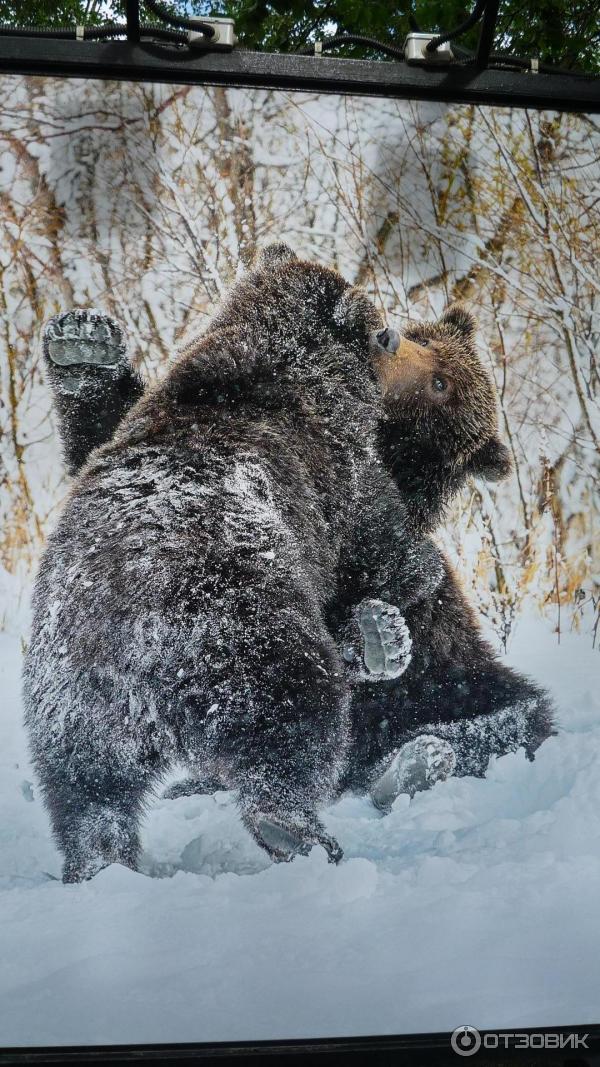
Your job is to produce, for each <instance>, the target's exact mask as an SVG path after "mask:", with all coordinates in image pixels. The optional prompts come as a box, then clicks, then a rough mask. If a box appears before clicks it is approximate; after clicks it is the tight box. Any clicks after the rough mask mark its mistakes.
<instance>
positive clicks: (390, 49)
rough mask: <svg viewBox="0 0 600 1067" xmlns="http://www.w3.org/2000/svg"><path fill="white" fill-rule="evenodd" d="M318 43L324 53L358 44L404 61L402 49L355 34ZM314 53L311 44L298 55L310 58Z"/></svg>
mask: <svg viewBox="0 0 600 1067" xmlns="http://www.w3.org/2000/svg"><path fill="white" fill-rule="evenodd" d="M318 43H319V44H320V45H321V48H322V50H323V51H324V52H329V50H330V49H331V48H337V47H338V46H339V45H343V44H360V45H363V47H364V48H372V49H373V51H376V52H383V54H384V55H386V56H392V57H393V58H394V59H404V48H397V47H396V45H393V44H384V42H383V41H377V40H375V38H374V37H363V36H361V35H360V34H357V33H341V34H338V35H336V36H335V37H325V38H324V40H322V41H320V42H318ZM314 52H315V46H314V44H311V45H307V46H306V47H305V48H301V49H300V50H299V52H298V55H300V56H312V55H314Z"/></svg>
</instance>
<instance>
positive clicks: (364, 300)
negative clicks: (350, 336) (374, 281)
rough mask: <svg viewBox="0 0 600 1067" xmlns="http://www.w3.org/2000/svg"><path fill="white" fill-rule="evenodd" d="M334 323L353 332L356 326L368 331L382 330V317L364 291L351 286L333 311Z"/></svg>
mask: <svg viewBox="0 0 600 1067" xmlns="http://www.w3.org/2000/svg"><path fill="white" fill-rule="evenodd" d="M333 321H334V322H335V324H336V325H337V326H342V327H346V328H347V329H350V330H352V329H353V328H354V327H355V326H359V327H364V328H365V329H366V330H377V329H381V326H382V322H381V317H380V315H379V313H378V311H376V309H375V308H374V306H373V304H372V303H371V301H370V300H369V297H368V296H367V294H366V293H365V292H364V290H363V289H358V288H356V287H355V286H350V287H349V288H348V289H345V290H344V292H343V293H342V295H341V296H340V298H339V300H338V301H337V303H336V305H335V307H334V309H333Z"/></svg>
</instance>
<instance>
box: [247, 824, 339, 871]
mask: <svg viewBox="0 0 600 1067" xmlns="http://www.w3.org/2000/svg"><path fill="white" fill-rule="evenodd" d="M250 829H251V831H252V833H253V835H254V838H255V839H256V841H257V842H258V844H259V845H261V846H262V847H263V848H264V849H265V851H266V852H268V853H269V856H270V857H271V859H272V860H274V861H275V862H276V863H289V862H290V860H293V859H294V856H298V855H300V856H307V855H308V853H309V852H310V850H311V848H313V846H314V845H322V847H323V848H324V849H325V851H326V853H327V858H328V860H329V862H330V863H339V862H340V860H341V859H342V857H343V855H344V853H343V851H342V849H341V847H340V845H339V844H338V842H337V841H336V840H335V838H334V837H332V836H331V835H330V834H327V833H326V832H325V830H323V829H322V827H321V826H320V824H319V823H314V824H312V823H311V824H308V823H307V824H304V823H296V822H292V821H290V822H288V823H284V822H280V821H279V820H278V819H275V818H273V816H271V815H269V816H267V815H260V814H258V815H256V816H255V818H254V819H253V820H252V824H251V826H250Z"/></svg>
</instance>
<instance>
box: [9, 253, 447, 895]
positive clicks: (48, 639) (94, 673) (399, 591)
mask: <svg viewBox="0 0 600 1067" xmlns="http://www.w3.org/2000/svg"><path fill="white" fill-rule="evenodd" d="M75 322H76V320H75ZM63 325H64V327H65V329H64V331H63V332H62V333H61V325H60V323H56V324H55V332H54V334H53V335H52V339H51V340H50V341H49V346H50V350H51V354H52V357H53V361H54V363H55V365H56V368H57V373H58V368H61V367H62V368H63V371H64V379H63V380H64V381H65V383H66V385H67V388H66V390H65V395H67V394H68V393H69V390H70V389H71V388H72V385H69V381H70V379H73V375H74V372H73V371H72V366H73V365H74V364H76V363H77V360H78V359H79V361H80V362H81V361H85V358H86V351H87V348H89V346H90V345H94V344H96V342H98V343H99V348H98V350H97V352H98V354H99V357H100V358H99V364H100V365H103V364H105V365H108V364H111V365H114V366H115V368H116V369H115V371H114V380H115V383H118V384H119V388H121V385H122V382H121V381H120V379H121V377H122V376H121V374H120V372H119V370H118V365H119V359H120V356H119V352H120V339H119V337H118V335H117V334H116V333H115V332H114V330H113V328H112V327H111V324H110V322H106V321H104V320H101V319H98V317H97V316H96V317H95V318H94V316H93V315H92V316H87V317H86V316H84V320H83V322H82V328H81V330H80V332H79V337H78V338H75V340H76V341H77V343H76V344H73V341H74V338H73V336H71V333H72V329H73V325H74V322H73V320H72V319H68V318H67V320H65V321H64V322H63ZM398 343H399V338H398V337H397V335H394V334H393V332H392V331H389V330H386V329H384V325H383V322H382V321H381V318H380V315H379V313H378V312H377V311H376V310H375V309H374V307H373V306H372V305H371V303H370V302H369V301H368V300H367V298H366V297H365V295H364V294H363V293H361V292H360V291H357V290H355V289H353V288H352V287H351V286H350V285H349V284H348V283H346V282H345V281H344V280H343V278H341V277H340V275H339V274H337V273H335V272H334V271H331V270H327V269H325V268H322V267H319V266H316V265H314V264H310V263H304V262H301V261H299V260H297V259H296V257H295V256H294V255H293V253H291V252H290V251H289V250H288V249H287V248H286V247H285V246H276V247H273V248H271V249H268V250H267V251H266V252H265V253H264V254H263V256H262V258H261V260H260V261H259V263H258V265H257V267H256V268H255V269H254V270H252V271H251V272H250V273H249V274H247V275H246V276H245V277H244V278H243V279H242V280H241V281H239V282H238V283H237V284H236V286H235V287H234V289H233V290H232V292H231V293H230V295H229V297H228V299H226V300H225V302H224V304H223V306H222V307H221V309H220V310H219V312H218V313H217V315H216V317H215V319H214V320H213V322H212V324H211V325H210V327H209V329H208V331H207V333H206V334H205V335H204V336H203V337H202V338H200V339H199V340H197V341H196V342H194V343H192V344H191V345H189V346H188V347H187V348H186V349H185V350H184V351H183V353H182V354H181V356H180V357H179V358H178V359H177V360H176V361H175V362H174V363H173V365H172V366H171V368H170V370H169V372H168V374H167V376H166V377H165V378H164V379H163V380H162V381H161V382H160V383H159V384H157V385H156V386H155V387H154V388H151V389H149V390H148V391H147V392H146V393H145V394H144V396H143V397H142V398H141V399H140V400H139V401H138V403H137V404H135V405H134V406H133V407H132V408H131V410H130V411H129V412H128V414H126V415H125V416H124V418H123V419H122V421H121V422H120V424H119V425H118V427H117V429H116V432H115V433H114V434H113V436H112V438H111V439H110V440H109V441H108V442H107V443H106V444H105V445H103V446H102V447H100V448H98V449H96V450H95V451H93V452H92V453H91V454H90V456H89V459H88V460H87V462H86V463H85V464H84V466H83V467H82V468H81V470H80V471H79V474H78V476H77V478H76V480H75V481H74V484H73V486H72V489H71V492H70V495H69V498H68V500H67V502H66V506H65V508H64V510H63V512H62V515H61V517H60V519H59V522H58V525H57V528H56V529H55V531H54V533H53V534H52V535H51V537H50V538H49V541H48V545H47V548H46V552H45V554H44V557H43V560H42V563H41V566H40V569H39V573H38V576H37V581H36V587H35V591H34V599H33V627H32V635H31V642H30V645H29V650H28V653H27V657H26V663H25V674H24V692H25V708H26V724H27V727H28V730H29V734H30V740H31V747H32V751H33V756H34V761H35V765H36V769H37V772H38V775H39V778H40V781H41V784H42V788H43V792H44V796H45V800H46V803H47V806H48V809H49V812H50V816H51V820H52V825H53V830H54V834H55V837H56V840H57V842H58V844H59V846H60V848H61V850H62V852H63V854H64V860H65V862H64V870H63V877H64V879H65V880H66V881H78V880H81V879H83V878H88V877H91V876H92V875H93V874H94V873H95V872H97V871H98V870H100V869H101V868H102V867H103V866H106V865H107V864H109V863H111V862H120V863H123V864H125V865H127V866H131V867H135V865H136V862H137V858H138V852H139V838H138V823H139V818H140V814H141V812H142V810H143V805H144V800H145V798H146V797H147V795H148V793H149V790H150V789H151V787H152V785H153V783H155V782H156V781H157V779H158V778H159V777H160V776H161V775H162V774H163V773H164V772H165V771H166V769H167V768H168V767H169V766H170V765H171V764H173V763H184V764H185V765H187V767H188V768H189V769H190V771H191V772H193V773H195V774H199V775H200V777H204V778H205V779H210V778H211V777H213V778H216V779H218V780H219V781H220V782H222V783H223V784H224V785H225V786H226V787H228V788H232V789H234V790H236V792H237V796H238V801H239V807H240V811H241V815H242V818H243V820H244V822H245V824H246V826H247V827H248V829H249V830H250V832H251V833H252V834H253V835H254V837H255V839H256V840H257V841H258V843H259V844H260V845H262V846H263V847H264V848H265V849H266V850H267V851H268V852H269V853H270V854H271V855H272V856H273V857H274V858H276V859H288V858H290V857H291V856H293V855H294V853H296V852H298V851H306V850H308V849H309V848H310V847H311V846H312V845H313V844H315V843H320V844H322V845H323V846H324V847H325V849H326V850H327V852H328V854H329V856H330V858H332V859H334V860H337V859H339V857H340V855H341V850H340V848H339V845H338V844H337V842H335V841H334V840H333V839H332V838H331V837H330V836H328V835H327V834H326V833H325V831H324V829H323V827H322V825H321V823H320V822H319V819H318V816H317V809H318V807H319V806H320V805H321V804H323V803H324V802H326V801H327V800H329V799H330V798H331V797H332V796H333V795H335V793H336V791H337V789H338V787H339V782H340V778H341V775H342V773H343V770H344V767H345V764H346V758H347V749H348V743H349V740H350V718H349V705H350V696H351V690H350V685H349V683H348V678H347V671H346V669H345V666H344V662H343V660H342V658H341V656H340V654H339V652H338V648H337V646H336V642H335V640H334V638H333V637H332V634H331V632H330V630H329V628H328V626H327V615H328V612H329V610H330V605H331V603H332V602H333V601H334V600H335V599H336V598H337V597H338V596H339V595H340V561H341V559H342V557H345V558H349V559H359V558H360V559H361V560H362V562H361V564H360V576H359V577H358V579H357V580H356V583H355V586H354V589H353V590H351V591H348V590H346V591H345V592H344V600H345V602H350V601H351V600H352V599H353V598H355V600H356V603H358V602H359V601H360V600H362V599H363V597H364V596H365V595H366V594H367V593H369V591H371V590H374V589H377V587H378V584H380V583H382V582H383V584H384V586H385V589H386V595H387V596H388V598H389V600H390V603H391V604H393V605H396V607H397V608H399V609H400V610H402V611H406V610H407V609H408V607H409V606H410V605H411V604H412V603H414V602H415V601H416V600H417V599H418V598H419V597H421V596H423V595H427V594H428V593H430V592H431V590H432V589H433V588H434V587H435V585H436V584H437V583H438V582H439V580H440V578H441V575H442V569H441V564H440V559H439V554H438V553H437V550H436V549H435V547H434V546H433V545H432V544H430V543H429V542H428V541H426V540H423V541H421V542H420V543H419V544H417V545H416V546H415V545H414V544H413V539H412V535H411V534H410V533H409V534H408V536H406V535H407V532H408V526H407V523H406V515H405V508H404V505H403V503H402V498H401V496H400V494H399V493H398V491H397V489H396V487H395V486H394V484H393V482H392V480H391V478H390V477H389V475H388V473H387V472H386V470H385V468H384V466H383V463H382V461H381V458H380V455H379V452H378V449H377V440H376V436H377V425H378V419H379V416H380V412H381V405H380V398H381V391H382V385H381V382H382V381H387V375H388V370H387V363H388V361H390V360H391V359H392V358H393V352H394V351H395V348H396V347H397V344H398ZM86 346H87V348H86ZM105 356H106V358H105ZM97 371H98V368H95V371H94V374H96V372H97ZM94 374H92V375H91V377H90V381H91V380H92V378H93V377H94ZM125 378H127V375H125ZM122 392H123V395H125V394H126V388H125V389H124V390H122ZM93 393H94V389H93V387H92V386H91V387H90V395H93ZM75 395H76V394H75V393H73V396H75ZM65 410H66V409H65ZM63 414H64V413H63ZM75 437H76V434H75V435H74V436H73V438H72V440H75ZM386 626H387V623H386V624H385V625H384V626H383V627H382V633H383V638H382V641H383V642H384V643H385V642H388V636H389V635H388V634H387V630H386ZM388 643H389V642H388ZM391 643H392V644H393V640H392V642H391ZM400 653H401V649H400V648H398V649H396V652H395V653H394V650H392V658H393V655H394V654H397V655H400ZM399 669H400V667H398V670H399ZM391 673H397V670H396V671H395V670H392V672H391Z"/></svg>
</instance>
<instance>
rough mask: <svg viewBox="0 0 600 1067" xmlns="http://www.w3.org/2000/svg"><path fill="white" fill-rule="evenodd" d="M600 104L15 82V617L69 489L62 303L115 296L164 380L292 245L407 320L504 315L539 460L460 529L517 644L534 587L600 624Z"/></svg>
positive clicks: (462, 566) (529, 447)
mask: <svg viewBox="0 0 600 1067" xmlns="http://www.w3.org/2000/svg"><path fill="white" fill-rule="evenodd" d="M599 126H600V124H599V123H598V120H597V118H595V117H589V116H586V115H567V114H554V113H548V112H534V111H531V112H523V111H518V110H514V111H513V110H510V109H477V108H475V107H472V106H447V105H441V104H429V103H413V102H408V101H395V100H375V99H370V98H337V97H327V96H325V95H310V94H296V93H284V92H270V91H246V90H239V89H238V90H228V89H223V88H203V87H192V86H184V87H173V86H164V85H132V84H116V83H103V82H94V81H88V82H83V81H60V80H59V79H54V80H53V79H47V78H34V77H31V78H15V77H5V78H3V79H2V80H0V164H1V166H0V218H1V220H2V241H1V244H0V332H1V336H0V360H1V371H0V373H1V378H0V434H1V439H0V491H1V503H0V514H1V533H0V564H1V567H2V569H3V571H4V585H5V587H6V590H7V593H9V595H7V596H6V597H5V598H4V607H3V609H2V611H1V612H0V625H2V623H6V622H8V620H9V616H10V615H11V613H13V612H14V611H15V610H17V604H16V602H15V597H16V598H17V599H20V597H21V592H22V590H23V588H25V587H26V586H28V584H29V579H30V573H31V569H32V566H33V565H34V564H35V562H36V560H37V558H38V557H39V554H40V549H41V547H42V544H43V540H44V537H45V534H46V532H47V530H48V529H49V527H50V526H51V525H52V522H53V519H54V516H55V514H56V509H57V507H58V506H59V505H60V501H61V499H62V498H63V496H64V493H65V491H66V488H67V485H66V480H65V476H64V472H63V468H62V464H61V461H60V453H59V450H58V445H57V436H56V428H55V426H54V424H53V420H52V413H51V410H50V399H49V393H48V390H47V388H46V385H45V382H44V378H43V373H42V365H41V359H40V347H39V335H40V329H41V326H42V324H43V322H44V320H45V319H47V318H48V317H49V316H50V315H52V314H54V313H55V312H56V311H58V310H60V309H65V308H70V307H72V306H98V307H100V308H102V309H103V310H105V311H107V312H109V313H110V314H113V315H115V316H116V317H117V318H119V319H120V320H121V321H122V322H123V323H124V324H125V327H126V329H127V332H128V334H129V337H130V339H131V344H132V347H133V351H134V355H135V361H136V363H137V364H138V366H140V368H141V369H142V370H143V372H144V373H145V374H146V375H148V376H149V377H151V378H152V377H154V376H155V375H156V374H159V373H160V371H161V368H163V367H164V365H165V364H166V362H167V361H168V360H169V358H171V356H172V355H173V353H174V350H175V348H176V346H177V345H178V344H179V343H180V342H181V340H182V339H183V338H184V337H185V335H186V332H187V331H188V330H189V329H194V330H197V329H198V326H201V325H202V323H203V322H204V321H207V320H208V318H209V316H210V315H211V314H212V312H213V310H214V307H215V304H216V303H217V301H218V300H219V297H220V294H221V292H222V290H223V287H224V286H225V285H226V284H227V283H228V281H230V280H231V279H232V278H233V277H234V276H235V275H236V273H237V272H238V271H240V270H241V269H243V267H244V265H246V264H247V263H249V262H250V261H251V260H252V257H253V255H254V251H255V249H256V247H257V246H259V245H261V244H265V243H266V242H268V241H273V240H279V239H282V238H283V239H286V240H287V241H289V242H290V243H291V244H292V245H293V246H294V247H295V248H296V250H297V251H298V252H299V253H300V254H302V255H304V256H306V257H307V258H313V259H317V260H320V261H322V262H324V263H327V264H333V265H335V266H336V267H338V268H339V269H340V270H341V271H342V273H343V274H344V275H345V276H346V277H347V278H348V279H350V280H351V281H353V282H356V283H357V284H360V285H362V286H364V287H365V288H366V289H367V290H368V292H369V293H370V294H371V295H372V296H373V297H374V298H375V300H376V301H377V303H378V304H379V305H380V306H381V307H382V309H384V310H385V312H386V315H387V317H388V318H389V319H390V320H391V321H392V322H393V321H396V322H397V323H399V324H400V325H401V324H402V323H403V322H404V321H405V320H406V319H407V318H428V317H431V316H436V315H438V314H439V313H440V311H441V310H442V308H443V307H444V305H445V304H446V303H448V302H449V301H451V300H456V299H460V300H462V301H464V302H466V304H467V305H468V306H469V307H470V308H471V309H472V310H473V311H474V312H475V313H476V315H477V316H478V319H479V322H480V332H479V344H480V347H481V350H482V352H483V356H484V360H485V362H486V364H487V365H488V366H489V368H490V370H491V371H492V374H493V377H494V380H495V382H496V387H497V394H498V401H499V405H500V409H501V427H502V431H503V434H504V437H505V439H506V441H507V443H508V444H509V446H510V449H511V452H512V455H513V458H514V462H515V475H514V476H513V477H512V478H511V479H510V480H509V481H508V482H507V483H505V484H503V485H500V486H498V487H497V488H493V489H490V488H488V487H485V486H483V485H481V484H477V485H475V484H474V485H473V486H472V487H471V488H470V489H469V490H468V491H467V492H465V493H464V494H463V496H462V498H461V499H460V501H459V502H458V503H457V504H456V506H455V507H454V508H453V510H452V513H451V515H450V517H449V522H448V524H447V528H446V530H445V532H444V534H443V539H444V541H445V543H446V546H447V547H448V548H449V549H450V552H451V555H452V557H453V559H454V560H455V561H456V562H457V564H458V567H459V570H460V572H461V573H462V576H463V578H464V580H465V582H466V584H467V587H468V588H469V590H470V592H471V595H472V597H474V599H475V601H476V603H477V605H478V608H479V610H480V612H481V613H483V615H485V616H486V617H487V619H488V621H489V622H490V623H491V625H492V626H493V628H494V630H495V631H496V633H497V635H498V636H499V638H500V639H501V641H502V642H503V643H506V642H507V641H508V640H509V638H510V634H511V631H512V629H513V627H514V622H515V619H516V617H517V614H518V612H519V610H520V608H521V607H522V606H523V604H524V601H525V600H527V599H529V600H530V601H532V602H534V603H535V605H536V606H537V608H538V609H539V611H541V612H544V613H545V614H547V616H548V619H549V621H550V622H551V624H552V625H553V626H554V627H555V628H556V629H557V631H558V632H559V633H560V631H562V630H564V628H565V627H568V628H572V627H573V626H575V627H578V626H579V625H580V623H581V620H582V619H583V618H584V617H585V619H586V628H587V629H588V630H589V629H590V626H591V636H592V638H595V633H596V628H597V624H598V611H599V606H600V599H599V592H598V578H599V574H600V561H599V558H598V551H599V550H598V534H597V531H598V522H599V519H598V494H597V493H595V492H594V489H595V485H596V484H597V476H598V450H599V443H600V419H599V391H600V380H599V370H598V357H597V340H598V334H599V309H600V281H599V280H598V270H597V265H598V262H599V261H600V225H599V222H600V197H599V195H598V178H599V176H600V162H599V153H598V145H599V143H600V139H599Z"/></svg>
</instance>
